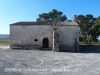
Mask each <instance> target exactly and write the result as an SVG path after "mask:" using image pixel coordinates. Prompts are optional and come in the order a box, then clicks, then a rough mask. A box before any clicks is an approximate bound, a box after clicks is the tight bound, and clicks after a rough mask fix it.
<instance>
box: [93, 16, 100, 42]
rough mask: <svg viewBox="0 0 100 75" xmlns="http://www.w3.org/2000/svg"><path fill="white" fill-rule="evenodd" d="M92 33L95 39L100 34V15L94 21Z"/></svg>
mask: <svg viewBox="0 0 100 75" xmlns="http://www.w3.org/2000/svg"><path fill="white" fill-rule="evenodd" d="M91 33H92V34H91V35H92V38H93V39H94V40H96V39H97V38H98V37H99V36H100V16H99V17H97V20H96V21H95V22H94V25H93V26H92V27H91Z"/></svg>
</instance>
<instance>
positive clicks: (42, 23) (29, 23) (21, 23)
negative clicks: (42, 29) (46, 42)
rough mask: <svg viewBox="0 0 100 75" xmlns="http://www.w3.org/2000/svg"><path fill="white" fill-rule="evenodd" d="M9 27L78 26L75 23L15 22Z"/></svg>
mask: <svg viewBox="0 0 100 75" xmlns="http://www.w3.org/2000/svg"><path fill="white" fill-rule="evenodd" d="M10 25H72V26H76V25H78V23H77V22H17V23H13V24H10Z"/></svg>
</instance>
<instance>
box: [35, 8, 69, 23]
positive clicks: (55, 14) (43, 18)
mask: <svg viewBox="0 0 100 75" xmlns="http://www.w3.org/2000/svg"><path fill="white" fill-rule="evenodd" d="M36 21H37V22H64V21H67V17H66V15H63V12H61V11H58V10H56V9H53V10H52V11H51V12H49V13H42V14H39V18H37V19H36Z"/></svg>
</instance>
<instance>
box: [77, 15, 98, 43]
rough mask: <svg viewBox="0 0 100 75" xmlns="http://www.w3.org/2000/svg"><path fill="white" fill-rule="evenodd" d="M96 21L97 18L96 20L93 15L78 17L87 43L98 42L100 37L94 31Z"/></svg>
mask: <svg viewBox="0 0 100 75" xmlns="http://www.w3.org/2000/svg"><path fill="white" fill-rule="evenodd" d="M95 21H96V18H94V17H93V15H91V14H87V15H78V16H77V22H78V23H79V27H80V32H81V35H82V36H84V37H83V41H84V42H85V43H88V44H89V43H90V42H91V41H94V40H96V39H97V37H98V36H99V35H97V34H95V32H94V29H93V28H92V27H94V23H95ZM96 31H97V30H96Z"/></svg>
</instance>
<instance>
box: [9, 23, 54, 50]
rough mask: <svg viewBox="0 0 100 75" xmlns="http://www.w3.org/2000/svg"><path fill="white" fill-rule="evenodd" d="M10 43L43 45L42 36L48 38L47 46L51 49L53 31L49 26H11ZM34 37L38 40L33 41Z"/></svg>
mask: <svg viewBox="0 0 100 75" xmlns="http://www.w3.org/2000/svg"><path fill="white" fill-rule="evenodd" d="M10 34H11V38H10V45H11V46H13V45H38V46H40V47H42V46H43V38H48V40H49V48H51V49H52V40H53V36H52V35H53V33H52V27H51V26H43V25H42V26H41V25H40V26H39V25H37V26H34V25H33V26H32V25H29V26H22V25H20V26H13V25H12V26H11V28H10ZM35 39H37V40H38V41H37V42H35Z"/></svg>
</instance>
